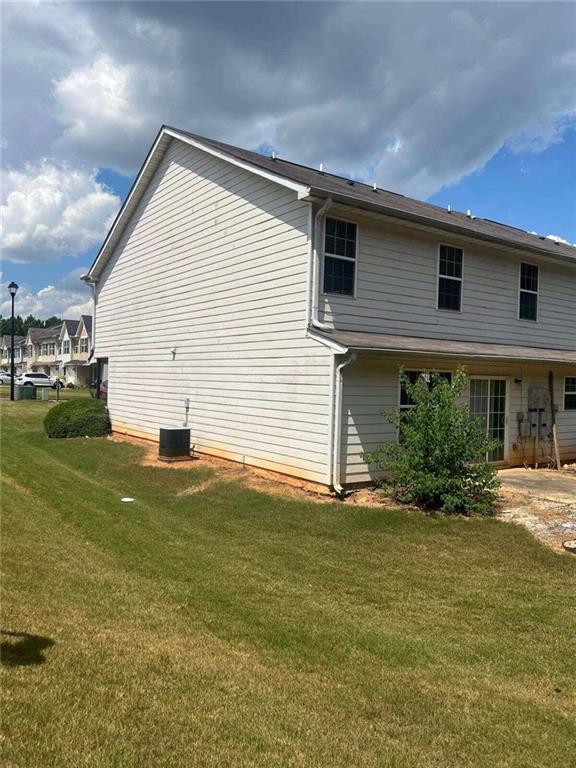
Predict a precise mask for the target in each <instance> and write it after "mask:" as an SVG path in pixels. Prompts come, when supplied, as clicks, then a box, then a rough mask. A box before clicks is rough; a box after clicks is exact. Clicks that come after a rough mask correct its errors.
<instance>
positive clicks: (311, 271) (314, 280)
mask: <svg viewBox="0 0 576 768" xmlns="http://www.w3.org/2000/svg"><path fill="white" fill-rule="evenodd" d="M331 205H332V198H330V197H329V198H327V199H326V202H325V203H324V205H323V206H322V207H321V208H319V209H318V210H317V211H316V215H315V216H314V223H313V227H312V232H311V239H310V245H311V248H310V264H309V267H308V282H309V294H308V313H307V314H308V317H307V321H308V322H307V326H313V327H314V326H315V327H317V328H324V329H326V330H331V329H332V326H330V325H327V324H326V323H321V322H320V321H319V320H318V275H319V273H320V249H319V248H318V243H319V241H320V238H319V233H320V222H321V220H322V218H323V217H324V216H325V215H326V212H327V211H328V209H329V208H330V207H331ZM310 211H312V203H310Z"/></svg>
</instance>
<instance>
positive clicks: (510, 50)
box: [4, 2, 576, 197]
mask: <svg viewBox="0 0 576 768" xmlns="http://www.w3.org/2000/svg"><path fill="white" fill-rule="evenodd" d="M20 5H23V6H27V4H20ZM526 8H527V6H526V5H525V4H524V3H473V2H470V3H464V4H461V5H459V6H458V5H455V4H452V3H445V4H438V3H410V2H408V3H328V2H327V3H254V4H250V3H232V4H226V5H223V4H221V3H128V4H125V3H97V4H92V3H73V4H70V3H69V4H65V5H64V6H62V5H58V4H56V5H53V4H51V5H50V6H42V4H41V11H40V12H39V13H38V14H33V13H31V11H30V9H29V8H27V7H24V8H22V9H20V8H19V7H18V4H12V5H10V9H9V11H8V14H7V20H6V22H5V28H6V29H5V46H6V50H5V51H4V60H5V63H6V67H7V75H6V78H5V80H6V82H7V84H8V85H7V88H5V95H4V100H5V105H4V106H5V109H4V112H5V115H4V119H5V134H6V136H7V142H8V148H9V155H10V158H11V162H13V163H14V164H16V165H17V164H18V163H19V162H22V158H26V159H28V158H29V157H31V156H32V157H34V156H35V154H34V153H38V152H39V151H41V152H42V153H43V154H48V152H51V153H52V152H53V153H55V155H56V156H57V157H60V158H65V159H66V160H67V161H69V162H70V161H71V162H73V163H74V164H76V165H79V166H82V167H84V166H85V165H89V166H90V167H92V166H98V167H102V166H106V167H110V168H113V169H115V170H119V171H120V172H122V173H128V174H131V173H134V172H135V171H136V170H137V168H138V166H139V165H140V163H141V161H142V159H143V157H144V156H145V154H146V151H147V149H148V147H149V145H150V143H151V141H152V139H153V137H154V135H155V133H156V131H157V130H158V127H159V126H160V125H161V124H162V123H171V124H175V125H179V126H181V127H183V128H187V129H189V130H192V131H196V132H197V133H204V134H205V135H209V136H214V137H215V138H220V139H224V140H227V141H230V142H232V143H239V144H243V145H248V146H258V145H259V144H268V145H272V146H274V148H275V149H277V150H278V151H279V153H280V154H281V155H282V156H284V157H288V158H291V159H294V160H296V161H300V162H304V163H308V164H310V165H313V166H315V167H317V166H318V164H319V163H320V162H323V163H324V165H325V167H327V168H330V169H332V170H334V171H337V172H343V173H349V174H351V175H354V176H356V177H359V178H363V179H365V180H367V181H372V180H375V181H377V182H378V183H379V184H380V185H381V186H383V187H386V188H389V189H395V190H397V191H400V192H405V193H407V194H412V195H416V196H419V197H426V196H428V195H430V194H431V193H433V192H435V191H437V190H438V189H439V188H441V187H442V186H445V185H449V184H454V183H456V182H457V181H459V179H461V178H462V177H463V176H465V175H466V174H469V173H472V172H474V171H476V170H478V169H479V168H481V167H482V166H483V165H484V164H485V163H486V162H487V161H488V160H489V159H490V158H491V157H492V156H493V155H494V154H495V153H496V152H497V151H498V150H499V149H501V148H502V147H504V146H507V147H510V148H511V149H512V150H513V151H516V152H523V153H525V152H538V151H541V150H542V149H544V148H546V147H547V146H549V145H550V144H551V143H554V142H557V141H559V140H561V137H562V136H563V134H564V132H565V130H566V129H567V127H568V126H570V125H573V121H574V117H575V115H576V87H575V82H576V76H575V70H576V54H575V52H574V41H573V29H574V23H575V19H576V7H575V6H574V5H573V4H569V3H536V4H532V5H531V6H530V12H529V13H528V12H527V11H526ZM75 28H78V30H79V33H78V36H77V38H76V37H75V36H74V34H73V30H74V29H75ZM56 52H57V53H56ZM24 60H26V61H30V62H31V65H30V66H28V67H26V68H24V67H23V61H24ZM23 77H25V78H26V80H25V89H24V95H23V89H22V78H23ZM39 84H40V85H39ZM26 94H31V97H30V98H27V96H26ZM31 114H33V115H35V116H36V119H35V120H32V121H31V120H30V115H31ZM25 121H26V122H25ZM31 122H32V123H33V125H32V127H29V124H30V123H31ZM36 156H37V155H36Z"/></svg>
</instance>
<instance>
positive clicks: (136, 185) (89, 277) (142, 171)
mask: <svg viewBox="0 0 576 768" xmlns="http://www.w3.org/2000/svg"><path fill="white" fill-rule="evenodd" d="M163 135H164V129H162V130H161V131H160V132H159V133H158V136H157V137H156V141H155V142H154V144H153V146H152V149H151V150H150V152H149V153H148V157H147V158H146V160H145V161H144V165H143V166H142V168H140V171H139V172H138V176H137V177H136V181H135V182H134V184H133V185H132V189H131V190H130V192H129V194H128V197H127V198H126V200H124V203H123V205H122V207H121V208H120V210H119V211H118V214H117V216H116V219H115V220H114V223H113V224H112V226H111V227H110V230H109V232H108V234H107V235H106V239H105V240H104V242H103V243H102V247H101V248H100V250H99V251H98V255H97V256H96V258H95V259H94V262H93V263H92V266H91V267H90V269H89V270H88V272H87V273H86V274H85V275H82V277H81V278H80V279H81V280H82V281H83V282H85V283H89V282H92V281H93V280H94V270H95V269H96V267H97V266H98V264H99V263H100V262H101V261H102V257H103V256H104V255H105V254H106V249H107V247H108V244H109V242H110V240H111V238H112V236H113V235H114V233H115V232H116V230H117V229H118V227H119V226H120V225H121V224H122V222H123V219H124V214H125V211H126V209H127V207H128V206H129V205H130V202H131V201H132V199H133V198H134V196H135V195H136V194H137V193H138V192H139V190H140V182H141V179H142V176H143V175H144V174H145V172H146V169H147V168H148V166H149V165H150V163H151V162H152V160H153V159H155V154H156V150H157V148H158V144H159V143H160V141H161V140H162V136H163Z"/></svg>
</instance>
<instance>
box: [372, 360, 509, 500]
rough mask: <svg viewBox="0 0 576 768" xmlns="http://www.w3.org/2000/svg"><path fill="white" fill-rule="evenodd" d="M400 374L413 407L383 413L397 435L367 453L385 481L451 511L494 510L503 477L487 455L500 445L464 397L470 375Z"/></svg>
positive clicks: (394, 490) (402, 496)
mask: <svg viewBox="0 0 576 768" xmlns="http://www.w3.org/2000/svg"><path fill="white" fill-rule="evenodd" d="M401 380H402V382H403V386H404V387H405V391H406V394H407V395H408V398H409V402H410V403H411V406H412V407H411V408H409V409H406V410H398V411H396V412H395V413H393V414H384V416H385V417H386V418H387V420H388V421H389V422H390V423H391V424H393V425H394V426H395V427H397V429H398V430H399V438H400V439H399V441H398V442H394V443H387V444H385V445H380V446H378V447H377V448H376V449H375V450H374V451H372V452H371V453H367V454H365V455H364V460H365V461H366V462H368V463H369V464H376V466H377V467H378V468H379V469H382V470H384V471H385V472H386V479H385V480H383V481H381V483H380V484H381V485H382V486H384V487H385V488H386V489H387V490H388V491H389V493H390V495H391V496H392V497H393V498H395V499H397V500H398V501H402V502H408V503H411V504H417V505H418V506H421V507H424V508H425V509H430V510H439V511H442V512H445V513H447V514H463V515H471V514H483V515H487V514H492V513H493V507H494V501H495V500H496V497H497V493H498V487H499V484H500V483H499V480H498V478H497V476H496V470H495V469H494V467H493V466H491V465H490V464H489V463H488V461H487V459H486V457H487V455H488V454H489V453H490V452H491V451H493V450H494V449H495V448H496V447H497V446H498V445H499V443H498V441H497V440H491V439H489V438H488V437H487V435H486V426H485V425H483V424H482V422H481V420H480V419H476V418H473V417H472V416H471V415H470V410H469V407H468V405H467V403H464V402H461V401H460V398H461V396H462V394H463V393H464V391H465V389H466V387H467V385H468V378H467V376H466V374H465V373H464V371H463V370H461V369H459V370H458V371H457V372H456V374H455V375H454V377H453V379H452V381H449V380H448V379H446V378H445V377H441V376H440V375H439V374H437V373H432V374H431V375H430V381H426V380H425V379H424V377H422V376H419V377H418V379H417V380H416V381H415V382H411V381H410V379H409V378H408V376H407V375H406V373H405V372H404V371H401Z"/></svg>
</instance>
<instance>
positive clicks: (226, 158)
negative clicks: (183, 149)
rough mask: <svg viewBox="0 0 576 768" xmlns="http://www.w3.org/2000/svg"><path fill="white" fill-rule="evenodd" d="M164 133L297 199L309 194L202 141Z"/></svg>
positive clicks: (307, 190) (279, 177)
mask: <svg viewBox="0 0 576 768" xmlns="http://www.w3.org/2000/svg"><path fill="white" fill-rule="evenodd" d="M164 132H165V133H166V134H168V136H172V137H173V138H175V139H178V140H179V141H183V142H184V143H186V144H190V146H192V147H196V149H201V150H202V151H203V152H206V153H208V154H209V155H213V156H214V157H218V158H219V159H220V160H224V161H225V162H226V163H230V164H231V165H237V166H238V167H239V168H243V169H244V170H245V171H249V172H250V173H254V174H256V175H257V176H262V177H263V178H265V179H268V181H273V182H275V183H276V184H281V185H282V186H283V187H288V189H293V190H294V191H295V192H297V193H298V198H299V199H302V197H306V196H307V195H308V194H309V193H310V188H309V187H307V186H305V185H304V184H298V182H296V181H290V179H287V178H285V177H284V176H278V175H277V174H275V173H270V171H265V170H264V169H263V168H258V166H256V165H252V164H251V163H247V162H244V161H243V160H239V159H238V158H237V157H233V156H232V155H228V154H227V153H226V152H221V151H220V150H218V149H215V148H214V147H211V146H210V145H209V144H204V142H202V141H198V140H197V139H192V138H191V137H190V136H186V135H185V134H182V133H179V132H178V131H173V130H172V129H171V128H165V129H164Z"/></svg>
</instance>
